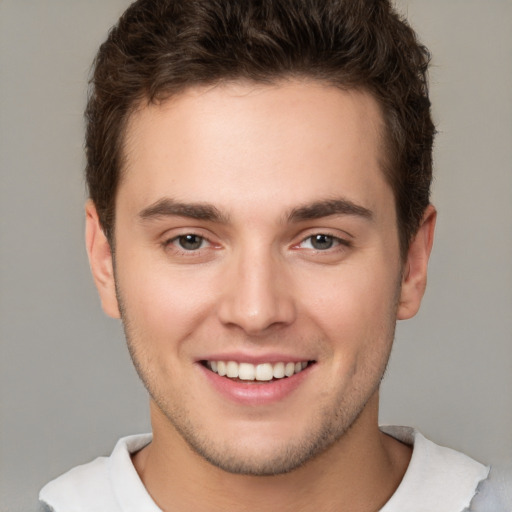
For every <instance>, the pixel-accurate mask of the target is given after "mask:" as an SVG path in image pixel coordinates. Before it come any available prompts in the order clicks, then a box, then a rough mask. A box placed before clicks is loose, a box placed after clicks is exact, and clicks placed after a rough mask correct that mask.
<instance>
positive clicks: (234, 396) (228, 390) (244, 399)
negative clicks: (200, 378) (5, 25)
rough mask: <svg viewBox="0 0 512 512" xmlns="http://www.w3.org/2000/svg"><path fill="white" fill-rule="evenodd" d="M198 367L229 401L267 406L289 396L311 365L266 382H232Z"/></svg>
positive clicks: (307, 373) (304, 377)
mask: <svg viewBox="0 0 512 512" xmlns="http://www.w3.org/2000/svg"><path fill="white" fill-rule="evenodd" d="M198 366H199V368H200V369H201V370H202V372H203V374H204V375H205V377H206V378H207V379H208V381H209V382H210V384H211V385H212V386H213V387H214V389H215V390H216V391H218V392H219V393H220V394H221V395H223V396H225V397H226V398H228V399H230V400H231V401H233V402H237V403H239V404H243V405H268V404H272V403H274V402H280V401H281V400H284V399H285V398H286V397H288V396H289V395H291V394H292V393H293V392H294V391H295V390H296V389H297V388H298V387H299V386H300V385H301V383H302V382H303V381H304V379H306V378H307V377H308V375H309V373H310V371H311V369H312V366H313V365H309V366H307V367H306V368H305V369H304V370H302V371H301V372H299V373H296V374H294V375H292V376H291V377H284V378H282V379H275V380H272V381H267V382H258V381H247V382H244V381H238V380H233V379H230V378H228V377H221V376H220V375H218V374H216V373H215V372H212V371H211V370H209V369H208V368H205V367H204V366H203V365H202V364H200V363H198Z"/></svg>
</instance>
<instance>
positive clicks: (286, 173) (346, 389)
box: [86, 81, 435, 511]
mask: <svg viewBox="0 0 512 512" xmlns="http://www.w3.org/2000/svg"><path fill="white" fill-rule="evenodd" d="M382 129H383V127H382V117H381V114H380V111H379V108H378V105H377V104H376V102H375V101H374V100H373V98H372V97H371V96H370V95H368V94H366V93H363V92H357V91H351V92H347V91H341V90H339V89H336V88H333V87H329V86H326V85H323V84H320V83H316V82H298V81H296V82H294V81H290V82H283V83H280V84H277V85H273V86H269V85H265V86H257V85H254V84H247V83H235V84H229V85H222V86H217V87H213V88H196V89H190V90H188V91H186V92H185V93H183V94H181V95H179V96H177V97H174V98H172V99H170V100H167V101H166V102H164V103H162V104H159V105H150V106H144V107H143V108H141V109H139V110H138V111H137V112H136V113H135V114H133V115H132V117H131V119H130V122H129V125H128V128H127V133H126V141H125V148H126V149H125V151H126V152H125V157H126V158H125V160H126V162H125V169H124V175H123V179H122V181H121V183H120V186H119V189H118V192H117V198H116V226H115V248H116V249H115V250H116V252H115V265H114V261H113V258H112V254H111V250H110V246H109V244H108V242H107V240H106V239H105V237H104V235H103V232H102V230H101V228H100V225H99V221H98V217H97V214H96V211H95V208H94V205H93V204H92V203H91V202H89V203H88V204H87V208H86V211H87V248H88V253H89V257H90V262H91V268H92V272H93V275H94V278H95V281H96V285H97V287H98V290H99V293H100V297H101V300H102V305H103V308H104V310H105V312H106V313H107V314H108V315H110V316H112V317H114V318H119V317H121V316H122V319H123V324H124V327H125V332H126V335H127V340H128V345H129V349H130V353H131V355H132V358H133V360H134V363H135V365H136V367H137V370H138V372H139V375H140V376H141V378H142V380H143V381H144V383H145V385H146V387H147V389H148V391H149V393H150V397H151V401H150V403H151V421H152V426H153V434H154V440H153V442H152V443H151V444H150V445H148V447H146V448H145V449H143V450H142V451H141V452H139V453H138V454H136V455H135V456H134V457H133V462H134V465H135V467H136V469H137V471H138V472H139V475H140V476H141V479H142V481H143V483H144V484H145V486H146V488H147V489H148V491H149V493H150V494H151V496H152V497H153V499H154V500H155V502H156V503H157V504H158V505H159V506H160V507H161V508H162V509H163V510H171V509H172V510H191V509H192V507H196V508H198V509H201V510H208V511H210V510H211V511H216V510H235V509H236V510H248V511H249V510H251V511H254V510H280V511H287V510H290V511H291V510H294V511H295V510H297V509H299V510H304V511H307V510H326V511H329V510H341V509H343V510H344V509H347V510H351V511H371V510H378V509H379V508H380V507H381V506H382V505H383V504H384V503H385V502H386V501H387V500H388V499H389V497H390V496H391V495H392V494H393V492H394V491H395V490H396V488H397V486H398V485H399V483H400V481H401V479H402V477H403V474H404V472H405V470H406V468H407V464H408V462H409V459H410V448H409V447H406V446H404V445H402V444H401V443H399V442H397V441H395V440H393V439H391V438H390V437H388V436H386V435H384V434H382V433H381V432H380V431H379V430H378V424H377V421H378V389H379V385H380V381H381V379H382V376H383V373H384V370H385V367H386V364H387V361H388V358H389V353H390V350H391V346H392V342H393V336H394V328H395V323H396V320H397V319H406V318H410V317H411V316H413V315H414V314H415V313H416V311H417V310H418V308H419V305H420V302H421V298H422V296H423V293H424V290H425V285H426V272H427V263H428V257H429V254H430V250H431V246H432V238H433V231H434V224H435V210H434V209H433V207H429V208H428V209H427V211H426V212H425V216H424V219H423V223H422V224H421V227H420V228H419V231H418V233H417V235H416V237H415V238H414V240H413V241H412V243H411V246H410V249H409V252H408V254H407V258H406V260H405V261H402V259H401V257H400V250H399V238H398V230H397V222H396V212H395V207H394V198H393V193H392V190H391V189H390V187H389V185H388V184H387V183H386V181H385V179H384V176H383V173H382V170H381V166H380V161H381V160H382V156H383V155H382V148H381V144H380V140H381V137H380V134H381V130H382ZM333 201H337V202H336V203H333ZM176 204H179V205H181V206H179V208H177V207H176ZM333 204H336V205H338V207H335V208H333ZM340 204H342V205H345V208H344V209H343V208H341V209H340V208H339V205H340ZM190 205H195V206H193V207H191V206H190ZM197 205H200V206H201V207H202V208H203V210H201V209H199V210H198V208H197ZM311 205H314V206H315V207H316V208H312V207H311ZM347 205H348V206H349V207H348V208H347ZM205 206H206V208H205ZM191 211H193V212H194V216H195V217H198V212H199V213H201V212H202V214H204V215H203V217H204V218H190V216H189V214H190V212H191ZM212 212H213V213H215V215H214V216H212ZM312 212H316V213H314V214H313V213H312ZM319 212H320V213H319ZM177 213H178V214H177ZM188 234H190V235H195V238H192V240H193V241H194V242H198V243H199V245H198V247H197V248H194V249H192V250H190V246H186V248H184V247H183V246H182V245H180V244H183V242H184V239H183V236H185V235H188ZM317 235H327V236H328V238H325V237H323V238H322V237H321V238H320V239H319V240H320V241H322V242H325V241H327V242H329V243H324V245H318V244H315V243H314V242H315V240H317V239H316V238H312V237H314V236H317ZM179 237H182V238H179ZM331 242H332V245H331V246H329V244H330V243H331ZM319 247H320V248H319ZM228 353H229V354H235V355H236V356H237V357H239V358H242V359H243V358H245V357H250V358H261V359H263V360H265V358H269V357H271V356H274V355H275V356H276V357H277V358H279V357H282V358H285V357H288V358H289V360H307V361H313V362H314V363H313V364H311V365H310V366H309V367H308V368H307V370H306V371H305V372H304V375H302V378H301V380H300V383H299V384H298V385H297V386H296V387H295V388H294V389H293V390H292V391H290V392H288V393H286V394H285V395H284V396H282V397H279V399H276V400H270V401H263V403H260V402H258V401H257V400H256V401H253V402H250V403H247V402H244V403H239V402H236V401H234V400H232V399H231V398H230V397H226V396H225V395H223V394H222V393H220V392H219V390H218V389H217V388H216V387H215V386H213V385H212V384H211V382H210V380H209V378H208V377H207V375H208V374H207V372H208V370H206V369H205V368H204V366H203V365H202V364H201V363H200V361H201V360H204V359H214V358H220V359H223V355H225V354H228ZM251 385H254V384H250V383H249V384H247V386H251ZM271 385H272V384H270V386H271ZM253 389H254V388H253ZM269 389H270V388H269ZM271 473H277V474H275V475H273V476H263V475H270V474H271ZM198 489H201V492H198ZM340 507H345V508H340Z"/></svg>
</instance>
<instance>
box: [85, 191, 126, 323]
mask: <svg viewBox="0 0 512 512" xmlns="http://www.w3.org/2000/svg"><path fill="white" fill-rule="evenodd" d="M85 243H86V247H87V255H88V256H89V265H90V266H91V272H92V275H93V277H94V282H95V284H96V288H97V289H98V293H99V295H100V299H101V305H102V307H103V311H104V312H105V313H106V314H107V315H108V316H110V317H112V318H121V314H120V313H119V305H118V303H117V296H116V286H115V280H114V264H113V260H112V252H111V250H110V244H109V242H108V240H107V237H106V236H105V234H104V233H103V229H102V228H101V225H100V221H99V218H98V213H97V211H96V206H95V205H94V203H93V202H92V200H90V199H89V200H88V201H87V203H86V205H85Z"/></svg>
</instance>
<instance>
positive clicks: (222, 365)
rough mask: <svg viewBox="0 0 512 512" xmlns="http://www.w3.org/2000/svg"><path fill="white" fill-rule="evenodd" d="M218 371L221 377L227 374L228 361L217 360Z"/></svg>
mask: <svg viewBox="0 0 512 512" xmlns="http://www.w3.org/2000/svg"><path fill="white" fill-rule="evenodd" d="M212 370H213V368H212ZM217 373H218V374H219V375H220V376H221V377H224V375H226V363H225V362H224V361H217Z"/></svg>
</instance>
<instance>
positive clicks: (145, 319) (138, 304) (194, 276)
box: [117, 256, 214, 344]
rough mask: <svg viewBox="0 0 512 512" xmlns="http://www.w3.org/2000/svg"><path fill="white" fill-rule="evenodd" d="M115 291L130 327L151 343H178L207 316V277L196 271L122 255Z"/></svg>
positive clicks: (209, 295)
mask: <svg viewBox="0 0 512 512" xmlns="http://www.w3.org/2000/svg"><path fill="white" fill-rule="evenodd" d="M117 282H118V291H119V294H120V296H121V300H122V304H123V309H124V314H125V316H126V317H127V319H128V320H129V322H130V326H131V328H132V330H133V329H137V331H139V333H140V334H141V335H142V334H143V335H144V339H145V340H151V342H152V343H153V344H163V343H164V344H168V343H169V342H170V341H172V342H173V343H178V342H179V340H180V339H183V338H185V337H186V336H187V335H188V334H189V333H190V332H192V331H193V330H194V328H195V327H196V326H197V325H198V323H200V322H201V321H202V319H203V318H204V317H205V315H207V311H209V309H210V307H211V304H212V302H214V299H213V294H212V293H211V290H208V286H207V283H208V279H207V278H206V276H205V275H203V274H202V273H201V272H200V271H197V270H196V271H195V272H194V273H191V272H190V271H187V269H183V270H180V269H179V268H178V269H176V268H170V267H169V266H166V265H161V264H158V263H153V264H151V263H149V264H148V258H137V257H134V256H132V257H130V258H126V260H125V261H124V262H123V265H121V264H120V265H119V272H118V279H117Z"/></svg>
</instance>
